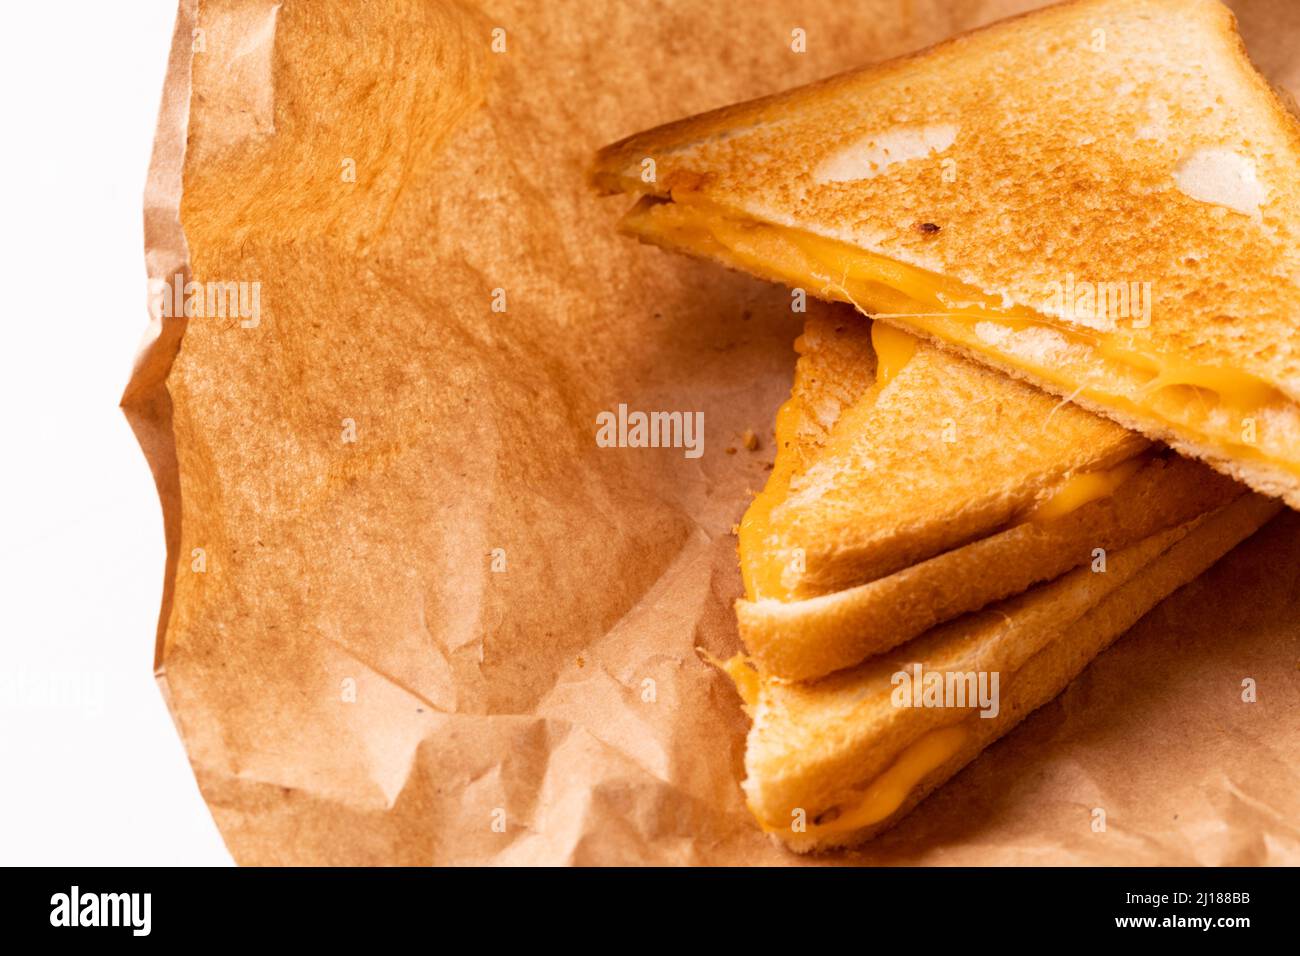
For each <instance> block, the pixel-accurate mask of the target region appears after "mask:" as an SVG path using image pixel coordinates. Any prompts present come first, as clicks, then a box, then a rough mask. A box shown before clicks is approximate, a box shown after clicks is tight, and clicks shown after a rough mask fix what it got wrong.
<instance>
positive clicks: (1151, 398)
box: [642, 202, 1300, 475]
mask: <svg viewBox="0 0 1300 956" xmlns="http://www.w3.org/2000/svg"><path fill="white" fill-rule="evenodd" d="M642 214H645V215H649V216H651V217H655V218H657V219H659V220H660V222H661V224H662V227H663V228H664V230H665V231H667V232H671V233H672V234H673V237H674V239H675V241H677V242H679V243H680V244H681V245H683V246H684V247H686V248H692V249H695V250H696V251H698V252H700V253H703V254H706V255H709V254H714V255H716V254H718V253H719V252H721V253H722V254H723V255H724V257H725V259H727V260H729V261H732V262H734V263H735V264H737V265H739V266H742V267H744V268H746V269H748V270H749V271H751V272H754V273H755V274H757V275H761V276H763V277H765V278H769V279H773V280H776V281H779V282H784V283H786V284H789V285H792V286H796V287H807V288H815V289H817V290H819V291H820V293H821V294H822V295H824V296H825V297H827V298H830V299H836V300H839V301H844V302H849V303H853V304H855V305H859V307H864V308H865V307H869V311H871V312H872V313H873V314H881V315H887V316H888V317H889V320H890V321H891V322H899V323H901V324H903V325H905V326H907V327H908V328H909V329H913V330H915V331H918V332H923V333H928V334H931V335H934V336H936V337H937V338H940V339H943V340H946V341H950V342H955V343H959V344H960V345H961V346H962V347H964V348H966V349H967V350H969V351H971V352H974V353H977V354H979V355H982V356H985V357H987V358H988V359H990V360H991V361H993V362H994V363H995V364H1004V365H1011V366H1013V367H1014V368H1016V369H1018V370H1021V371H1024V372H1026V373H1027V374H1029V375H1031V376H1032V377H1034V378H1036V379H1038V380H1040V381H1044V382H1047V383H1050V384H1051V385H1052V386H1053V387H1054V388H1058V389H1060V390H1061V391H1062V392H1063V393H1069V394H1074V395H1078V396H1079V397H1081V398H1089V399H1095V400H1096V401H1097V402H1098V403H1099V404H1103V405H1105V406H1107V407H1111V408H1115V409H1116V410H1118V411H1123V412H1126V413H1132V414H1136V415H1139V416H1141V417H1145V418H1152V419H1155V420H1156V421H1158V422H1160V423H1161V424H1162V425H1166V426H1168V427H1170V428H1171V429H1173V430H1174V431H1175V432H1178V433H1184V434H1187V433H1190V437H1192V438H1193V439H1194V440H1196V441H1197V442H1198V443H1199V444H1204V445H1209V446H1212V447H1215V448H1217V449H1219V450H1220V451H1221V452H1222V453H1223V454H1224V456H1225V457H1236V458H1243V459H1249V460H1255V461H1268V462H1269V463H1271V464H1274V465H1277V466H1279V467H1282V468H1285V469H1286V470H1288V471H1290V472H1292V473H1294V474H1297V475H1300V458H1297V459H1295V460H1293V459H1292V458H1291V457H1286V458H1283V457H1280V456H1279V455H1278V454H1277V453H1276V450H1275V451H1274V452H1271V453H1270V452H1269V451H1266V450H1265V449H1264V448H1262V447H1260V445H1259V444H1257V443H1255V441H1254V440H1253V439H1252V440H1251V441H1246V440H1243V432H1244V431H1245V430H1246V429H1245V428H1244V426H1245V423H1246V421H1247V419H1251V420H1256V421H1258V418H1259V416H1260V413H1261V412H1263V411H1264V410H1265V409H1266V408H1268V407H1274V408H1276V407H1281V406H1287V407H1291V408H1293V407H1294V406H1293V403H1292V402H1291V401H1290V399H1289V398H1288V397H1287V396H1285V395H1284V394H1283V393H1282V392H1280V391H1279V390H1278V389H1276V388H1275V387H1274V386H1272V385H1271V384H1269V383H1268V382H1265V381H1263V380H1262V379H1260V378H1258V377H1257V376H1255V375H1252V374H1250V373H1247V372H1244V371H1241V370H1239V369H1233V368H1228V367H1220V366H1206V365H1197V364H1194V363H1190V362H1187V361H1185V360H1183V359H1181V358H1180V357H1178V356H1176V355H1155V354H1148V353H1146V352H1144V351H1142V350H1141V349H1140V348H1138V347H1137V346H1136V345H1135V343H1134V342H1133V341H1132V340H1131V339H1130V338H1129V337H1127V336H1124V335H1120V334H1116V333H1110V332H1101V331H1097V330H1093V329H1089V328H1086V327H1083V326H1079V325H1073V324H1066V323H1064V322H1061V321H1057V320H1054V319H1052V318H1050V317H1048V316H1047V315H1045V314H1043V313H1039V312H1036V311H1034V310H1032V309H1027V308H1024V307H1019V306H1008V305H1006V304H1005V303H1003V302H1002V301H1001V299H1000V298H996V297H994V296H990V295H987V294H985V293H983V292H980V291H979V290H978V289H974V288H972V287H971V286H968V285H966V284H965V283H962V282H960V281H958V280H955V279H952V278H949V277H947V276H943V275H939V274H936V273H933V272H929V271H927V270H924V269H919V268H916V267H914V266H910V265H907V264H905V263H902V262H898V261H897V260H893V259H889V258H888V257H885V256H881V255H877V254H875V253H871V252H867V251H864V250H861V249H858V248H856V247H854V246H852V245H849V244H848V243H844V242H840V241H838V240H834V239H827V238H824V237H821V236H816V235H813V234H811V233H807V232H803V231H801V230H797V229H791V228H788V227H784V226H775V225H770V224H767V223H762V222H758V221H756V220H752V219H748V218H745V217H743V216H737V215H734V214H731V213H729V212H727V211H724V210H719V209H718V208H716V207H713V206H708V205H703V204H695V203H680V202H670V203H660V204H658V205H655V206H650V207H649V208H648V209H644V210H642ZM864 304H865V306H864ZM977 326H980V327H982V328H983V329H984V331H993V332H996V331H997V330H998V329H999V328H1003V329H1006V330H1007V331H1008V332H1019V331H1022V330H1025V329H1043V330H1050V331H1051V332H1053V333H1055V334H1056V335H1058V336H1061V337H1062V339H1063V340H1064V341H1066V342H1067V343H1068V344H1070V345H1072V346H1081V347H1082V348H1083V349H1085V350H1086V353H1085V354H1089V355H1092V356H1096V357H1097V358H1098V359H1100V360H1102V361H1104V362H1108V363H1111V364H1112V367H1114V368H1115V369H1116V373H1117V375H1120V374H1123V375H1128V376H1136V378H1137V381H1138V382H1139V383H1140V387H1139V388H1138V389H1137V392H1136V394H1134V393H1133V392H1132V385H1131V384H1129V385H1121V384H1120V380H1119V379H1118V378H1117V379H1116V380H1115V381H1108V380H1106V379H1105V377H1100V378H1096V379H1089V381H1088V382H1087V383H1086V384H1085V385H1084V387H1082V388H1079V387H1078V384H1079V383H1078V382H1076V381H1074V380H1073V379H1072V377H1071V376H1070V375H1067V374H1064V373H1063V372H1062V370H1061V369H1060V368H1059V367H1057V366H1056V365H1055V364H1053V363H1052V362H1051V361H1050V360H1047V359H1044V360H1036V359H1034V358H1033V357H1025V356H1024V355H1019V354H1015V353H1013V352H1011V351H1009V350H1006V349H1001V348H998V347H996V346H995V345H994V344H991V343H990V342H989V341H986V340H985V338H984V337H982V336H981V335H979V334H977V328H976V327H977ZM885 374H886V375H888V374H889V372H888V366H887V368H886V370H885ZM1129 382H1130V383H1131V382H1132V378H1130V379H1129ZM1219 409H1222V410H1226V411H1228V412H1230V413H1231V414H1229V415H1227V416H1223V415H1218V416H1216V415H1215V414H1214V413H1215V411H1216V410H1219ZM1252 430H1253V429H1252Z"/></svg>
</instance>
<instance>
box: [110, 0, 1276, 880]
mask: <svg viewBox="0 0 1300 956" xmlns="http://www.w3.org/2000/svg"><path fill="white" fill-rule="evenodd" d="M1032 5H1033V4H1031V3H980V2H941V0H933V2H927V0H916V2H907V0H859V2H856V3H851V4H849V3H840V2H835V0H824V2H806V3H798V2H776V0H774V2H765V3H752V4H737V5H732V4H718V3H712V2H689V0H681V2H668V3H659V2H656V3H651V2H627V3H613V2H607V3H585V2H563V3H562V2H547V3H532V2H505V0H503V2H493V3H488V4H484V5H482V6H476V5H472V4H469V3H460V2H452V0H390V2H375V0H352V2H341V0H340V2H330V3H320V2H317V3H310V2H303V0H284V2H282V3H274V2H268V0H227V2H204V3H201V4H197V5H196V3H195V0H182V2H181V5H180V13H179V17H178V21H177V27H176V34H175V41H174V46H173V50H172V53H171V59H170V67H169V71H168V78H167V83H166V88H165V91H164V94H163V104H162V110H161V116H160V120H159V126H158V134H157V141H156V145H155V154H154V159H153V164H152V167H151V169H150V173H149V180H148V189H147V196H146V204H145V218H146V232H147V245H148V248H147V264H148V268H149V273H150V276H151V277H152V278H155V279H170V278H171V277H172V276H173V275H175V274H176V273H178V272H179V273H182V274H183V276H184V277H185V278H186V279H190V278H192V279H195V280H198V281H201V282H206V281H209V280H230V281H246V282H258V283H260V321H258V322H256V324H253V325H252V326H251V327H249V323H246V322H241V321H240V319H239V318H232V317H227V318H219V317H203V316H199V317H193V318H190V319H185V318H176V319H162V320H160V321H156V322H155V323H154V325H153V326H152V327H151V329H150V332H149V335H148V337H147V338H146V342H145V345H144V347H143V348H142V351H141V355H140V358H139V361H138V364H137V367H136V369H135V373H134V375H133V376H132V379H131V383H130V385H129V387H128V389H127V393H126V395H125V397H124V400H123V404H124V406H125V408H126V410H127V413H128V415H129V417H130V419H131V422H132V424H133V426H134V428H135V430H136V432H137V434H138V436H139V439H140V441H141V444H142V445H143V447H144V450H145V452H146V454H147V456H148V458H149V461H150V464H151V466H152V468H153V470H154V474H155V478H156V480H157V483H158V487H159V492H160V495H161V498H162V502H163V507H164V513H165V518H166V533H167V552H168V559H167V572H166V578H165V587H164V594H163V605H162V614H161V618H160V622H159V629H158V636H157V642H158V643H157V671H158V676H159V682H160V685H161V687H162V689H163V693H164V694H165V695H166V698H167V700H168V703H169V706H170V708H171V712H172V714H173V716H174V719H175V721H176V725H177V728H178V730H179V732H180V734H181V736H182V738H183V740H184V742H185V746H186V748H187V751H188V753H189V757H190V760H191V762H192V764H193V767H194V772H195V775H196V777H197V779H198V783H199V786H200V787H201V789H202V792H203V795H204V797H205V798H206V800H207V802H208V805H209V806H210V807H211V810H212V813H213V815H214V817H215V819H216V822H217V824H218V826H219V827H220V829H221V832H222V834H223V836H224V838H225V840H226V842H227V845H228V846H229V848H230V850H231V852H232V854H233V855H234V857H235V859H236V860H237V861H238V862H240V863H247V864H289V863H295V864H466V863H495V864H563V863H573V864H620V863H622V864H626V863H637V864H641V863H656V864H756V863H767V864H771V863H790V862H808V861H806V860H799V859H797V858H795V857H792V856H790V855H788V854H786V853H785V852H783V851H781V850H779V849H777V848H775V847H774V846H772V845H771V844H770V843H769V842H768V841H767V839H766V838H764V837H763V836H761V835H760V834H759V833H758V831H757V830H756V829H755V827H754V826H753V825H752V823H751V821H750V818H749V816H748V814H747V812H746V810H745V808H744V805H743V802H742V799H741V795H740V790H739V787H738V780H739V778H740V776H741V773H742V767H741V759H742V754H743V745H744V732H745V728H746V722H745V719H744V717H743V715H742V713H741V710H740V706H739V701H738V699H737V697H736V695H735V693H734V691H733V690H732V689H731V687H730V686H729V684H728V683H727V681H726V680H725V679H724V678H723V677H722V676H721V675H720V674H718V673H717V672H715V671H714V670H713V669H712V668H711V667H709V666H708V665H706V664H705V663H703V662H702V661H701V660H700V658H699V656H698V655H697V653H696V648H697V647H702V648H704V649H706V650H707V651H709V652H711V653H713V654H715V655H719V656H726V655H728V654H730V653H731V652H732V651H734V650H735V649H737V646H738V643H737V638H736V634H735V626H734V623H733V619H732V613H731V609H730V604H731V601H732V599H733V598H734V597H735V596H736V595H737V594H738V592H739V587H740V586H739V575H738V573H737V571H736V567H735V565H736V559H735V541H734V538H733V537H732V535H731V528H732V526H733V524H734V523H735V522H736V521H737V520H738V518H739V516H740V514H741V512H742V511H743V509H744V506H745V504H746V502H747V501H748V497H749V495H748V492H749V491H750V490H752V489H757V488H759V487H761V485H762V483H763V482H764V480H765V478H766V471H765V465H767V464H769V463H770V461H771V455H772V449H771V440H770V434H771V432H770V429H771V425H772V421H773V415H774V412H775V409H776V406H777V404H778V403H779V402H780V401H781V400H782V398H783V397H784V396H785V394H786V392H787V390H788V388H789V385H790V378H791V372H792V368H793V361H794V354H793V352H792V350H791V343H792V341H793V339H794V337H795V335H796V334H797V333H798V323H797V322H796V320H795V317H792V316H791V315H790V313H789V311H788V307H787V298H786V294H785V292H784V290H781V289H778V288H775V287H772V286H768V285H766V284H763V283H760V282H757V281H753V280H750V279H748V278H745V277H742V276H737V275H733V274H730V273H727V272H725V271H723V270H721V269H718V268H716V267H713V266H710V265H707V264H704V263H696V262H692V261H688V260H686V259H683V258H679V257H673V256H670V255H667V254H665V253H662V252H660V251H658V250H655V249H651V248H647V247H642V246H639V245H637V244H636V243H634V242H631V241H629V240H626V239H623V238H620V237H619V236H617V235H616V233H615V222H616V220H617V218H618V217H619V215H620V214H621V213H622V212H623V209H624V206H625V205H626V203H625V202H624V201H621V200H601V199H597V198H596V197H594V196H593V195H592V194H591V193H590V192H589V191H588V189H587V188H586V186H585V183H584V181H583V172H584V170H585V167H586V164H587V163H588V161H589V158H590V156H591V153H592V152H593V150H595V149H596V148H597V147H598V146H600V145H602V144H604V143H606V142H608V141H610V140H613V139H615V138H618V137H620V136H623V135H626V134H628V133H631V132H634V131H636V130H640V129H642V128H645V127H648V126H652V125H654V124H657V123H661V122H664V121H667V120H669V119H673V118H676V117H678V116H682V115H686V114H689V113H693V112H696V111H699V110H702V109H706V108H710V107H714V106H718V105H722V104H725V103H727V102H730V101H734V100H739V99H743V98H748V97H752V96H756V95H760V94H764V93H768V92H773V91H776V90H778V89H782V88H786V87H789V86H793V85H796V84H799V83H803V82H807V81H810V80H813V79H816V78H819V77H822V76H825V75H828V74H831V73H834V72H837V71H840V70H843V69H847V68H849V67H852V66H856V65H859V64H862V63H865V62H868V61H872V60H877V59H882V58H885V57H888V56H892V55H895V54H898V53H902V52H906V51H909V50H912V49H916V48H919V47H921V46H924V45H926V44H928V43H931V42H934V41H937V40H939V39H942V38H943V37H945V36H947V35H949V34H951V33H953V32H956V31H959V30H961V29H965V28H967V27H969V26H972V25H975V24H978V23H982V22H986V21H988V20H991V19H995V18H997V17H998V16H1000V15H1003V14H1005V13H1008V12H1015V11H1019V10H1022V9H1025V8H1027V7H1029V6H1032ZM1238 10H1239V13H1240V15H1241V16H1242V17H1243V30H1244V33H1245V35H1246V37H1247V40H1248V41H1249V42H1250V43H1251V45H1252V50H1253V51H1254V52H1255V53H1256V56H1257V57H1258V59H1259V61H1260V63H1261V64H1262V65H1263V66H1264V68H1265V69H1267V70H1268V71H1269V73H1270V75H1271V76H1272V77H1273V79H1274V80H1275V81H1277V82H1279V83H1282V84H1284V85H1285V84H1290V85H1291V86H1292V87H1293V88H1294V87H1295V86H1296V84H1297V82H1298V81H1300V72H1298V71H1300V56H1296V55H1295V51H1296V49H1297V46H1296V39H1297V37H1300V29H1297V11H1296V10H1295V9H1294V8H1293V7H1290V6H1289V5H1287V4H1285V3H1277V4H1266V3H1242V4H1239V5H1238ZM795 28H799V29H803V30H804V31H806V36H807V52H806V53H802V54H798V53H794V52H792V50H791V45H790V44H791V36H792V33H791V31H792V30H794V29H795ZM498 29H500V30H504V40H505V49H504V51H503V52H495V51H494V50H493V46H492V44H493V40H494V30H498ZM501 36H502V34H499V33H498V34H495V37H496V38H497V39H498V43H499V40H500V38H501ZM349 164H351V168H352V169H353V170H354V171H355V176H354V181H353V180H349V179H348V177H347V175H346V172H347V169H348V168H349ZM495 290H502V292H500V293H498V292H496V291H495ZM502 294H503V295H504V302H505V311H493V303H494V301H497V302H499V301H500V297H501V295H502ZM619 403H626V404H627V405H628V407H629V408H631V409H640V410H663V411H673V410H677V411H702V412H704V415H705V423H706V425H705V445H704V454H703V455H702V456H701V457H699V458H695V459H692V458H687V457H686V456H685V455H684V454H683V453H682V451H681V450H680V449H617V448H600V447H597V444H596V441H595V431H596V428H595V419H596V415H597V413H599V412H601V411H606V410H614V409H616V408H617V406H618V404H619ZM746 429H752V430H753V431H754V432H755V433H756V434H757V435H758V436H759V437H760V443H761V444H760V447H759V448H758V449H757V450H755V451H749V450H747V449H745V448H744V447H743V444H742V435H743V433H744V431H745V430H746ZM729 450H734V453H729ZM1298 622H1300V518H1297V516H1295V515H1293V514H1287V515H1285V516H1283V517H1282V518H1280V519H1278V520H1276V521H1275V522H1274V523H1272V524H1271V525H1270V526H1268V527H1266V528H1265V529H1264V530H1263V531H1261V532H1260V533H1259V534H1258V535H1256V536H1255V537H1254V538H1253V539H1251V540H1250V541H1248V542H1247V543H1246V544H1245V545H1243V546H1242V547H1240V548H1238V549H1237V550H1236V551H1235V552H1233V553H1232V554H1231V555H1229V556H1228V557H1227V558H1226V559H1225V560H1223V561H1222V562H1220V563H1219V564H1218V565H1217V566H1216V567H1215V568H1214V569H1212V570H1211V571H1210V572H1209V573H1208V574H1206V575H1205V576H1203V577H1202V578H1201V579H1199V580H1197V581H1195V582H1193V583H1192V584H1190V585H1189V586H1188V587H1186V588H1184V589H1183V590H1182V591H1180V592H1179V593H1178V594H1176V595H1174V596H1173V597H1172V598H1170V599H1169V600H1168V601H1166V602H1165V603H1164V604H1162V605H1160V606H1159V607H1158V608H1157V609H1156V610H1154V611H1153V612H1152V613H1151V614H1150V615H1148V616H1147V618H1145V619H1144V620H1143V621H1142V622H1141V623H1140V624H1139V625H1138V626H1137V627H1136V628H1135V629H1134V631H1133V632H1132V633H1131V634H1130V635H1128V636H1127V637H1126V638H1124V639H1123V640H1122V641H1121V642H1120V643H1119V644H1118V645H1117V646H1116V647H1115V648H1114V649H1113V650H1111V651H1110V652H1109V653H1107V654H1106V655H1104V656H1103V657H1102V658H1101V659H1099V660H1098V661H1097V662H1096V663H1095V664H1094V666H1093V667H1092V668H1091V669H1090V670H1089V671H1087V672H1086V673H1085V675H1084V676H1083V677H1082V678H1080V679H1079V680H1078V681H1077V682H1076V683H1075V684H1074V685H1073V686H1072V687H1071V688H1070V689H1069V690H1068V691H1067V692H1066V693H1065V694H1064V695H1062V696H1061V697H1060V698H1059V699H1058V700H1056V701H1055V702H1053V703H1052V704H1051V705H1049V706H1047V707H1045V708H1043V710H1042V711H1040V712H1039V713H1038V714H1036V715H1035V716H1034V717H1032V718H1031V719H1030V720H1028V721H1027V722H1026V723H1025V724H1024V725H1022V726H1021V728H1019V729H1018V730H1017V731H1016V732H1014V733H1013V734H1011V735H1010V736H1009V737H1008V738H1006V739H1005V740H1003V741H1002V742H1000V743H998V744H997V745H995V746H994V747H993V748H992V749H991V750H989V751H988V752H987V753H986V754H984V755H983V756H982V757H981V758H980V759H979V760H977V761H976V762H975V763H974V764H973V765H972V766H971V767H970V768H968V769H967V770H966V771H965V772H963V773H962V774H961V775H959V776H958V777H957V778H956V779H955V780H954V781H953V782H952V783H950V784H949V785H948V786H946V787H945V788H943V789H942V790H941V791H940V792H939V793H938V794H937V795H936V796H934V797H932V798H931V799H930V800H928V801H927V802H926V803H925V804H923V805H922V806H921V807H920V808H919V809H918V810H917V811H915V812H914V813H913V814H912V815H911V816H910V817H909V818H908V819H907V820H906V821H905V822H903V823H902V824H901V825H900V826H899V827H897V828H896V829H895V830H893V831H892V832H890V833H889V834H887V835H886V836H885V837H883V838H881V839H880V840H878V841H876V842H875V843H874V844H872V845H871V846H869V847H868V848H867V849H865V850H863V851H860V852H857V853H853V854H841V855H837V856H832V857H824V858H819V861H820V862H853V863H893V864H902V863H907V864H910V863H945V864H949V863H950V864H1005V863H1080V864H1083V863H1108V864H1125V863H1148V864H1151V863H1155V864H1173V863H1207V864H1226V863H1236V864H1243V863H1245V864H1249V863H1284V862H1290V863H1295V862H1300V832H1298V827H1297V821H1298V820H1300V786H1298V784H1300V779H1298V776H1297V771H1296V760H1295V758H1296V756H1297V754H1300V716H1298V714H1300V711H1298V710H1297V708H1296V703H1297V691H1298V690H1300V637H1298V636H1297V623H1298ZM1247 678H1250V679H1252V680H1253V681H1255V684H1256V687H1257V688H1258V700H1257V702H1255V703H1246V702H1243V700H1242V682H1243V680H1245V679H1247ZM1096 807H1101V808H1103V809H1105V811H1106V814H1107V829H1106V831H1105V832H1104V833H1097V832H1093V829H1092V826H1091V824H1092V819H1093V817H1092V809H1093V808H1096Z"/></svg>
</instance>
